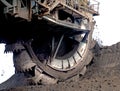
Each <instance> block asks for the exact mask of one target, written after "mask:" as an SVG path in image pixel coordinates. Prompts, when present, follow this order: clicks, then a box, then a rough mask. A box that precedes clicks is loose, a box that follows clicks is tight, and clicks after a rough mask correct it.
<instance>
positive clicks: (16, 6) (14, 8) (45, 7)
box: [0, 0, 99, 20]
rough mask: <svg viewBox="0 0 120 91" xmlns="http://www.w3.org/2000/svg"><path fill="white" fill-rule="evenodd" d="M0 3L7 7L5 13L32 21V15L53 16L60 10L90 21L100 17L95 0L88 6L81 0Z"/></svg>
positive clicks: (20, 0)
mask: <svg viewBox="0 0 120 91" xmlns="http://www.w3.org/2000/svg"><path fill="white" fill-rule="evenodd" d="M0 1H1V2H2V3H3V4H4V5H5V6H6V7H5V8H4V12H5V13H10V14H12V15H14V16H15V17H21V18H24V19H27V20H31V19H32V15H37V16H38V17H41V16H44V15H52V13H51V12H52V11H57V10H60V9H62V10H64V11H66V12H67V13H69V14H72V15H73V16H76V17H84V18H88V19H89V18H90V16H91V17H92V16H94V15H99V2H97V1H95V0H89V1H88V2H89V4H87V5H80V4H81V2H80V0H12V3H11V4H10V3H9V2H7V0H0ZM91 1H92V4H91ZM76 2H77V3H76ZM93 2H94V3H93ZM95 6H96V9H95Z"/></svg>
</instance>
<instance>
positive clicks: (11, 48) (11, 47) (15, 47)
mask: <svg viewBox="0 0 120 91" xmlns="http://www.w3.org/2000/svg"><path fill="white" fill-rule="evenodd" d="M22 50H25V48H24V46H23V45H22V44H21V43H14V44H7V45H5V51H4V52H5V53H9V52H21V51H22Z"/></svg>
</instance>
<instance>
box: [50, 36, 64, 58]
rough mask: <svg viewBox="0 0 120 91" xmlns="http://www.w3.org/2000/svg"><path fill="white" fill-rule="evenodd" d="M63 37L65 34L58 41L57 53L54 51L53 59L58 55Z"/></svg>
mask: <svg viewBox="0 0 120 91" xmlns="http://www.w3.org/2000/svg"><path fill="white" fill-rule="evenodd" d="M63 38H64V35H63V36H62V37H61V38H60V41H59V43H58V45H57V48H56V50H55V53H54V55H53V56H52V60H54V59H55V57H56V55H57V53H58V50H59V48H60V45H61V43H62V40H63Z"/></svg>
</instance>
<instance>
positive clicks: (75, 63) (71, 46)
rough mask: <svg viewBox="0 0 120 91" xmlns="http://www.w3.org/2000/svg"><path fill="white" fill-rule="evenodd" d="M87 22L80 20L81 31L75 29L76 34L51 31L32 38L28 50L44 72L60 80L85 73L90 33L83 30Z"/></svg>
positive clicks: (86, 26) (86, 27)
mask: <svg viewBox="0 0 120 91" xmlns="http://www.w3.org/2000/svg"><path fill="white" fill-rule="evenodd" d="M88 23H89V22H88V21H86V20H83V21H82V22H81V29H82V30H83V31H80V32H79V31H77V32H78V34H74V35H70V34H71V33H61V32H54V33H53V32H52V33H51V34H50V33H47V35H46V33H45V35H44V38H42V40H40V39H38V40H33V42H32V43H31V46H30V47H29V50H28V51H29V53H30V55H31V56H32V58H33V59H34V60H35V62H36V64H37V65H38V67H40V68H41V69H42V70H43V72H44V73H45V74H47V75H49V76H52V77H54V78H56V79H58V80H60V81H61V80H66V79H68V78H70V77H73V76H74V75H76V74H84V73H85V69H86V65H87V64H86V63H88V62H87V61H90V59H88V58H87V55H89V54H88V51H89V44H90V41H91V33H89V31H85V30H88V29H89V27H88ZM75 33H76V32H75ZM72 34H73V32H72Z"/></svg>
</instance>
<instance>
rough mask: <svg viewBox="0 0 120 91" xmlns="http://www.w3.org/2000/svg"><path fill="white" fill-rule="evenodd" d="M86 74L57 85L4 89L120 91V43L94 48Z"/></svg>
mask: <svg viewBox="0 0 120 91" xmlns="http://www.w3.org/2000/svg"><path fill="white" fill-rule="evenodd" d="M94 53H95V56H94V58H93V60H92V63H91V65H89V66H88V67H87V72H86V74H85V75H84V76H80V75H77V76H75V77H73V78H71V79H70V80H68V81H66V82H60V83H58V84H55V85H39V86H25V87H17V88H11V89H9V90H2V91H120V62H119V61H120V43H117V44H115V45H112V46H109V47H107V46H106V47H103V48H99V47H97V50H94Z"/></svg>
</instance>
